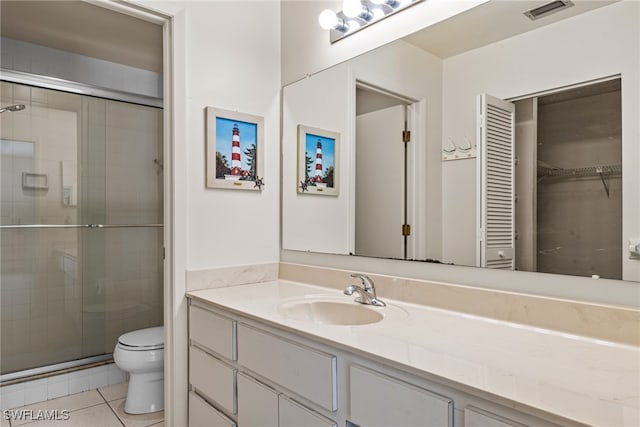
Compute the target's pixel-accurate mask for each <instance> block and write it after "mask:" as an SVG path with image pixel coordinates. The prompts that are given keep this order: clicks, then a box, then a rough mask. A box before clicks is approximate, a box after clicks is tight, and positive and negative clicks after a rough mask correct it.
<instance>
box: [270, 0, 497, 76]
mask: <svg viewBox="0 0 640 427" xmlns="http://www.w3.org/2000/svg"><path fill="white" fill-rule="evenodd" d="M485 1H486V0H456V1H451V0H425V1H423V2H421V3H419V4H416V5H414V6H411V9H410V11H403V12H402V13H398V14H397V15H394V16H392V17H389V18H387V19H385V20H383V21H380V22H378V23H376V24H375V25H372V26H371V27H368V28H367V29H366V30H363V31H360V32H359V33H356V34H352V35H350V36H348V37H346V38H344V39H342V40H340V41H338V42H336V43H334V44H330V43H329V32H328V31H326V30H323V29H322V28H320V26H319V25H318V15H319V14H320V12H321V11H322V10H324V9H332V10H334V11H339V10H341V9H342V6H341V5H342V1H337V0H334V1H299V0H283V1H282V84H283V85H286V84H289V83H292V82H294V81H296V80H299V79H301V78H303V77H305V76H306V75H307V74H313V73H316V72H318V71H321V70H323V69H325V68H328V67H330V66H332V65H335V64H338V63H340V62H343V61H345V60H347V59H351V58H353V57H354V56H356V55H360V54H362V53H364V52H367V51H369V50H371V49H374V48H376V47H379V46H382V45H384V44H386V43H389V42H392V41H394V40H397V39H399V38H401V37H404V36H406V35H409V34H411V33H413V32H415V31H417V30H419V29H422V28H424V27H426V26H429V25H432V24H434V23H436V22H440V21H442V20H444V19H446V18H449V17H451V16H453V15H456V14H458V13H461V12H463V11H465V10H467V9H470V8H472V7H474V6H477V5H479V4H482V3H484V2H485Z"/></svg>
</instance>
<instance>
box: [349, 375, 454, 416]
mask: <svg viewBox="0 0 640 427" xmlns="http://www.w3.org/2000/svg"><path fill="white" fill-rule="evenodd" d="M349 374H350V375H349V377H350V380H351V387H350V398H351V421H353V422H354V423H356V424H358V425H360V426H366V427H373V426H381V427H386V426H395V427H400V426H452V425H453V401H452V400H451V399H448V398H446V397H444V396H440V395H438V394H435V393H432V392H430V391H427V390H424V389H422V388H419V387H416V386H414V385H411V384H408V383H405V382H403V381H400V380H398V379H396V378H393V377H389V376H387V375H385V374H382V373H379V372H375V371H372V370H370V369H367V368H364V367H362V366H358V365H351V367H350V369H349Z"/></svg>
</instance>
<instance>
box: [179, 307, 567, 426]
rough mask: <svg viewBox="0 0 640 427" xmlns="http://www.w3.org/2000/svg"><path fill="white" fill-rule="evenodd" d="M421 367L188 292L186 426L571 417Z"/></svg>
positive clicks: (520, 421)
mask: <svg viewBox="0 0 640 427" xmlns="http://www.w3.org/2000/svg"><path fill="white" fill-rule="evenodd" d="M427 375H428V373H425V374H424V376H423V375H421V374H420V373H416V372H413V373H410V371H409V370H404V369H399V367H391V366H389V365H388V364H387V363H385V362H384V361H383V360H382V361H381V360H379V359H376V356H375V355H370V354H368V353H363V352H360V353H357V352H354V350H352V349H346V348H344V347H336V346H333V345H332V344H331V343H330V342H327V341H321V340H317V341H316V340H315V339H313V336H309V335H303V334H300V333H298V331H297V330H296V329H293V328H284V327H283V328H280V327H276V326H274V325H273V324H268V323H263V322H261V321H259V320H257V319H256V318H249V317H244V316H241V315H237V314H235V313H232V312H230V311H226V310H225V309H224V308H221V307H219V306H216V305H214V304H211V305H209V303H207V302H206V301H202V300H199V299H195V298H191V299H190V301H189V389H190V390H189V425H190V426H191V427H201V426H202V427H204V426H206V427H210V426H236V424H237V425H238V426H239V427H338V426H341V427H342V426H354V427H375V426H381V427H389V426H394V427H401V426H411V427H417V426H438V427H445V426H446V427H524V426H531V427H534V426H535V427H551V426H556V427H557V426H559V425H563V426H571V425H576V423H572V422H570V421H567V420H564V419H560V418H559V417H556V416H554V415H552V414H547V413H543V412H540V411H536V410H533V409H532V410H525V411H526V412H521V411H519V410H516V409H513V408H511V407H509V406H511V402H509V401H505V400H500V399H498V398H495V399H494V398H493V397H492V396H490V395H487V394H486V393H483V392H482V391H477V392H473V393H472V392H471V391H470V390H469V389H468V388H465V389H464V390H461V389H460V388H458V387H456V385H455V384H454V383H451V382H447V381H446V380H442V381H434V380H433V379H431V378H426V376H427Z"/></svg>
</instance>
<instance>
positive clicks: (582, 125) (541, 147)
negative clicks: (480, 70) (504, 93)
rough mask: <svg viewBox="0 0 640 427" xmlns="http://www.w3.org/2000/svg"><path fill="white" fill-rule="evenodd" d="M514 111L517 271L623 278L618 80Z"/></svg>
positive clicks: (532, 102) (538, 99) (546, 98)
mask: <svg viewBox="0 0 640 427" xmlns="http://www.w3.org/2000/svg"><path fill="white" fill-rule="evenodd" d="M515 105H516V157H517V158H518V162H517V166H516V179H515V181H516V193H517V195H518V197H517V203H516V230H517V236H518V239H517V242H516V269H518V270H525V271H537V272H543V273H556V274H569V275H576V276H592V275H597V276H599V277H603V278H608V279H622V246H623V244H622V179H621V178H622V108H621V105H622V104H621V82H620V79H619V78H616V79H613V80H607V81H603V82H598V83H593V84H589V85H581V86H579V87H575V88H571V89H568V90H563V91H557V92H553V93H549V94H544V95H540V96H537V97H531V98H527V99H523V100H519V101H517V102H516V103H515ZM532 189H533V191H531V190H532ZM532 237H533V238H532Z"/></svg>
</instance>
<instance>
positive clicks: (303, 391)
mask: <svg viewBox="0 0 640 427" xmlns="http://www.w3.org/2000/svg"><path fill="white" fill-rule="evenodd" d="M238 363H239V364H241V365H242V366H245V367H246V368H247V369H249V370H251V371H253V372H255V373H257V374H259V375H261V376H263V377H265V378H269V379H271V380H272V381H274V382H275V383H277V384H280V385H282V386H283V387H285V388H287V389H289V390H291V391H293V392H294V393H296V394H297V395H299V396H302V397H304V398H306V399H308V400H310V401H312V402H315V403H317V404H318V405H320V406H321V407H322V408H324V409H327V410H329V411H335V410H336V409H338V401H337V394H338V393H337V384H336V379H337V373H336V369H337V365H336V357H335V356H334V355H332V354H329V353H325V352H322V351H318V350H316V349H313V348H310V347H307V346H304V345H300V344H297V343H295V342H292V341H289V340H286V339H282V338H280V337H277V336H275V335H272V334H270V333H267V332H265V331H262V330H260V329H256V328H252V327H249V326H246V325H239V326H238Z"/></svg>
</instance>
